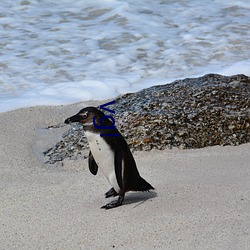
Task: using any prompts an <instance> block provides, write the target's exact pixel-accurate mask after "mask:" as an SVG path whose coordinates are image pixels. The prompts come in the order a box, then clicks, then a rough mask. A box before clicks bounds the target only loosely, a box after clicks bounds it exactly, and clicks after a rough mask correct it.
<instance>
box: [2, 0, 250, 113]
mask: <svg viewBox="0 0 250 250" xmlns="http://www.w3.org/2000/svg"><path fill="white" fill-rule="evenodd" d="M207 73H220V74H225V75H233V74H239V73H243V74H246V75H249V76H250V1H249V0H247V1H246V0H238V1H235V0H234V1H233V0H203V1H200V0H199V1H198V0H154V1H152V0H138V1H134V0H127V1H125V0H119V1H118V0H95V1H92V0H91V1H90V0H75V1H72V0H60V1H52V0H21V1H20V0H13V1H9V0H1V3H0V112H5V111H9V110H13V109H17V108H21V107H29V106H36V105H61V104H69V103H75V102H79V101H84V100H91V99H92V100H102V99H106V98H115V97H116V96H117V95H119V94H123V93H127V92H135V91H138V90H140V89H143V88H146V87H149V86H152V85H158V84H164V83H168V82H171V81H173V80H175V79H181V78H186V77H194V76H201V75H204V74H207Z"/></svg>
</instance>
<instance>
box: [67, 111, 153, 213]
mask: <svg viewBox="0 0 250 250" xmlns="http://www.w3.org/2000/svg"><path fill="white" fill-rule="evenodd" d="M103 116H105V114H104V113H103V112H102V111H100V110H98V109H97V108H95V107H87V108H84V109H82V110H80V112H79V113H77V114H76V115H74V116H72V117H70V118H68V119H66V120H65V123H73V122H79V123H81V124H82V125H83V130H84V132H85V135H86V137H87V140H88V143H89V147H90V152H89V170H90V172H91V173H92V174H93V175H96V174H97V171H98V168H100V169H101V171H102V172H103V174H104V176H105V177H106V178H107V180H108V181H109V183H110V185H111V186H112V188H111V189H110V190H109V191H108V192H106V193H105V196H106V198H108V197H111V196H117V195H118V200H115V201H112V202H110V203H108V204H106V205H104V206H102V207H101V208H105V209H110V208H114V207H118V206H120V205H122V203H123V200H124V196H125V193H126V192H128V191H148V190H150V189H154V188H153V187H152V186H151V185H150V184H149V183H148V182H147V181H145V180H144V179H143V178H142V177H141V176H140V174H139V172H138V169H137V167H136V163H135V160H134V157H133V155H132V153H131V151H130V149H129V147H128V144H127V142H126V141H125V139H124V138H123V136H122V135H121V134H120V132H119V131H118V130H117V129H116V128H115V127H114V126H113V122H112V121H111V120H110V119H109V118H108V117H103ZM93 119H94V121H95V125H96V126H95V125H94V123H93ZM104 126H105V127H109V128H104ZM100 134H101V135H102V137H101V136H100ZM110 134H116V135H118V134H119V136H108V135H110Z"/></svg>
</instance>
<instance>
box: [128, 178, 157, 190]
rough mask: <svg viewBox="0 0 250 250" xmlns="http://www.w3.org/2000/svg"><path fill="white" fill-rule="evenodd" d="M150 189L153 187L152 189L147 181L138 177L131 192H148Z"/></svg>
mask: <svg viewBox="0 0 250 250" xmlns="http://www.w3.org/2000/svg"><path fill="white" fill-rule="evenodd" d="M150 189H154V187H152V186H151V185H150V184H149V183H148V182H147V181H145V180H144V179H143V178H142V177H141V176H139V178H138V179H137V181H136V183H135V184H134V185H133V187H132V190H131V191H148V190H150Z"/></svg>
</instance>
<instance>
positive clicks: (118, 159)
mask: <svg viewBox="0 0 250 250" xmlns="http://www.w3.org/2000/svg"><path fill="white" fill-rule="evenodd" d="M115 176H116V180H117V183H118V185H119V187H120V189H121V190H122V189H123V181H122V149H121V148H120V147H119V146H118V145H116V146H115Z"/></svg>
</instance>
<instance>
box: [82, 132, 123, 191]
mask: <svg viewBox="0 0 250 250" xmlns="http://www.w3.org/2000/svg"><path fill="white" fill-rule="evenodd" d="M85 135H86V137H87V139H88V143H89V147H90V150H91V153H92V155H93V157H94V159H95V162H96V164H97V165H98V167H99V168H100V169H101V171H102V172H103V174H104V176H105V177H106V178H107V179H108V181H109V183H110V184H111V186H112V187H113V188H114V189H115V191H116V192H117V193H119V191H120V187H119V185H118V182H117V179H116V175H115V159H114V158H115V155H114V152H113V150H112V149H111V148H110V146H109V145H108V144H107V143H106V142H105V140H104V139H103V138H102V137H101V136H100V135H99V134H96V133H93V132H89V131H86V132H85Z"/></svg>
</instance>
